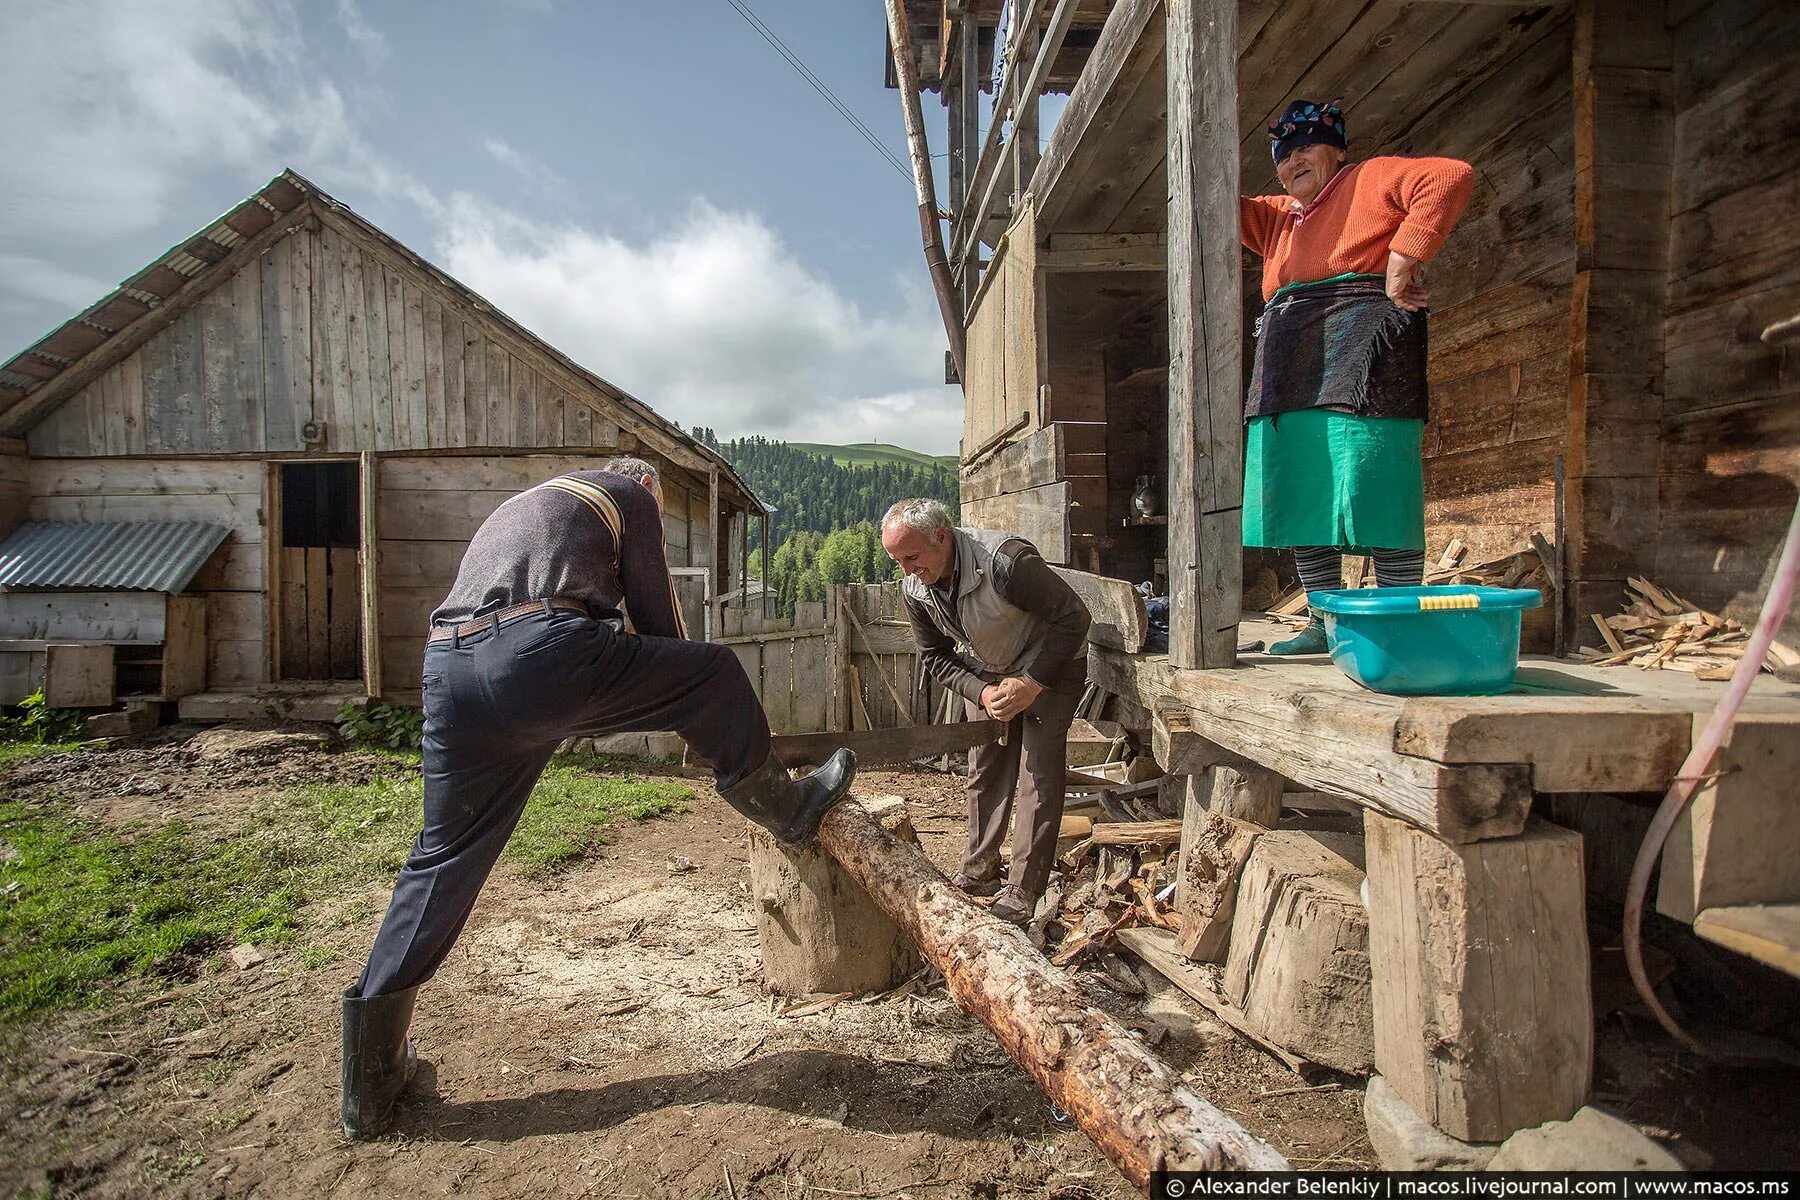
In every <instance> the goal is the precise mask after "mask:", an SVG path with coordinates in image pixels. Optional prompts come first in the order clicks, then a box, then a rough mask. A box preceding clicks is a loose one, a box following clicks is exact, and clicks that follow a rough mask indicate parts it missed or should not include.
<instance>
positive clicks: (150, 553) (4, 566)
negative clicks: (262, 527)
mask: <svg viewBox="0 0 1800 1200" xmlns="http://www.w3.org/2000/svg"><path fill="white" fill-rule="evenodd" d="M230 532H231V531H230V530H229V529H227V528H226V527H225V526H223V525H209V524H206V523H205V522H203V521H92V522H85V523H80V524H62V523H58V522H52V521H31V522H28V523H26V524H24V525H21V526H20V527H19V528H18V529H17V530H15V531H14V532H13V535H12V536H11V537H9V538H7V539H6V541H4V542H0V588H13V589H20V588H89V589H105V590H109V591H124V590H131V591H146V592H179V591H181V590H182V589H183V588H185V587H187V585H188V583H189V582H191V581H192V580H193V578H194V576H195V574H197V573H198V572H199V570H200V568H201V567H202V566H203V565H204V564H205V563H206V560H207V559H208V558H210V557H212V552H213V551H214V550H217V549H218V548H219V544H220V543H221V542H223V541H224V540H225V537H226V535H227V534H229V533H230Z"/></svg>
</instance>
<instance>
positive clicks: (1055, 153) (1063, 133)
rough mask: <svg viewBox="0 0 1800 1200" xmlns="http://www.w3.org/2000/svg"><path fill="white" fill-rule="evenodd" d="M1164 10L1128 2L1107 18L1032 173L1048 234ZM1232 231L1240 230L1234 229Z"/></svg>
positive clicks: (1147, 1) (1155, 2)
mask: <svg viewBox="0 0 1800 1200" xmlns="http://www.w3.org/2000/svg"><path fill="white" fill-rule="evenodd" d="M1161 7H1162V0H1123V2H1122V3H1120V4H1119V5H1118V6H1117V7H1115V8H1114V9H1113V10H1112V12H1111V13H1110V14H1108V16H1107V18H1106V25H1105V26H1104V27H1103V28H1102V29H1101V30H1100V39H1099V41H1097V42H1095V43H1094V48H1093V50H1092V51H1090V52H1089V54H1088V60H1087V65H1086V66H1084V67H1083V68H1082V69H1081V78H1080V79H1079V80H1077V81H1076V83H1075V88H1074V90H1073V91H1071V92H1070V93H1069V103H1068V105H1067V106H1066V107H1065V108H1064V109H1063V112H1062V116H1061V117H1059V118H1058V119H1057V122H1056V130H1055V132H1053V133H1052V134H1051V135H1050V145H1049V146H1048V147H1047V148H1046V149H1045V151H1044V157H1043V159H1042V160H1041V161H1040V162H1039V163H1038V167H1037V170H1036V171H1035V172H1033V173H1032V176H1031V185H1030V187H1028V188H1027V189H1026V190H1027V191H1029V192H1030V193H1031V194H1032V195H1033V196H1035V197H1037V198H1038V200H1039V201H1040V203H1042V204H1043V205H1044V207H1042V208H1041V209H1040V215H1041V216H1042V217H1043V220H1044V227H1045V228H1052V227H1054V226H1055V224H1056V216H1057V213H1056V211H1055V209H1054V207H1053V205H1052V197H1055V196H1057V195H1058V194H1059V188H1058V185H1059V184H1060V183H1061V182H1062V180H1063V178H1064V176H1065V175H1067V174H1068V172H1069V167H1070V164H1071V163H1072V162H1073V160H1074V158H1075V156H1076V153H1077V152H1078V151H1079V150H1080V149H1081V148H1082V144H1083V143H1084V142H1085V141H1086V139H1087V137H1088V135H1089V133H1090V131H1091V132H1094V133H1099V132H1102V131H1101V130H1100V129H1099V126H1100V125H1101V124H1102V123H1103V114H1102V110H1103V109H1104V108H1105V105H1106V101H1107V99H1108V98H1109V97H1111V96H1112V95H1113V93H1114V90H1115V89H1116V87H1117V85H1118V84H1119V82H1120V80H1121V76H1122V74H1123V73H1124V69H1125V65H1126V63H1127V62H1129V61H1130V60H1131V58H1132V53H1131V52H1132V50H1133V49H1135V48H1136V46H1137V44H1138V42H1139V40H1140V39H1142V37H1143V36H1144V30H1145V28H1146V27H1147V26H1148V25H1149V24H1150V21H1151V19H1152V18H1153V17H1154V16H1156V14H1157V12H1158V10H1159V9H1160V8H1161ZM1232 228H1233V229H1236V228H1237V226H1236V225H1235V224H1234V225H1233V226H1232Z"/></svg>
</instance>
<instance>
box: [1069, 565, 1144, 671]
mask: <svg viewBox="0 0 1800 1200" xmlns="http://www.w3.org/2000/svg"><path fill="white" fill-rule="evenodd" d="M1051 569H1052V570H1054V571H1055V572H1056V573H1057V574H1058V575H1060V576H1062V578H1063V582H1065V583H1067V584H1068V585H1069V586H1070V587H1071V588H1073V589H1074V591H1075V594H1076V595H1077V596H1080V597H1081V602H1082V603H1083V604H1085V605H1086V606H1087V610H1088V616H1089V617H1090V618H1092V620H1093V624H1092V625H1090V626H1089V627H1088V641H1090V642H1093V643H1094V644H1095V645H1098V646H1111V647H1113V648H1114V649H1117V650H1123V651H1125V653H1127V654H1136V653H1137V652H1138V651H1139V650H1142V649H1143V648H1144V635H1145V634H1146V633H1148V632H1149V629H1150V619H1149V618H1148V617H1147V616H1145V615H1144V598H1143V597H1142V596H1140V595H1138V591H1137V589H1136V588H1134V587H1132V586H1131V585H1130V584H1129V583H1126V582H1125V581H1124V580H1123V579H1108V578H1106V577H1105V576H1102V575H1090V574H1088V573H1087V572H1086V571H1076V570H1073V569H1071V568H1068V567H1053V568H1051Z"/></svg>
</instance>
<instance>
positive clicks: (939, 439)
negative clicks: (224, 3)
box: [435, 195, 961, 452]
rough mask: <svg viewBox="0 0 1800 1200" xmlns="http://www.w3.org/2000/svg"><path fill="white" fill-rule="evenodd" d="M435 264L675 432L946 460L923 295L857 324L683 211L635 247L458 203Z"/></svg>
mask: <svg viewBox="0 0 1800 1200" xmlns="http://www.w3.org/2000/svg"><path fill="white" fill-rule="evenodd" d="M443 221H444V223H443V226H442V234H441V236H440V239H439V243H438V245H437V247H436V249H435V253H436V256H437V258H438V260H439V262H440V264H441V265H442V266H443V267H444V268H445V269H446V270H448V271H449V272H450V273H451V274H453V275H455V276H456V277H457V278H459V279H461V280H463V281H464V282H465V283H467V284H469V285H470V286H471V287H473V288H474V289H475V290H476V291H478V292H480V293H482V294H483V295H484V296H486V297H487V298H488V299H490V300H492V301H493V302H494V303H495V304H497V305H498V306H499V307H500V308H502V309H503V310H505V311H506V312H507V313H508V314H509V315H511V316H512V317H514V318H515V319H517V320H518V321H520V322H522V323H523V324H524V325H526V326H527V327H528V328H530V329H531V330H532V331H534V332H535V333H537V334H539V335H540V336H542V337H543V338H545V339H546V340H547V341H549V342H551V343H552V344H553V345H555V346H557V347H558V348H559V349H561V350H563V351H564V352H565V353H567V354H569V355H570V356H571V357H573V358H575V359H576V360H577V361H579V362H581V363H582V364H583V365H585V366H587V367H589V368H590V369H592V370H593V371H595V372H596V373H597V374H600V375H602V376H604V377H606V378H607V379H609V380H611V381H612V382H614V383H616V384H618V385H619V386H620V387H623V388H625V389H626V390H627V391H630V392H632V393H633V394H634V395H637V396H639V397H640V398H642V399H643V400H645V401H646V402H648V403H650V404H651V405H653V406H654V407H655V408H657V409H658V410H659V411H660V412H662V413H664V414H665V415H666V416H668V417H670V418H671V419H673V420H676V421H678V422H680V423H681V424H682V425H684V426H685V425H710V426H712V427H713V428H715V429H717V430H718V431H719V433H720V435H721V436H732V435H734V434H744V433H760V434H764V435H766V436H770V437H784V438H789V439H793V440H797V441H822V442H850V441H866V440H870V439H871V438H880V439H881V440H882V441H886V442H894V443H897V444H900V445H903V446H909V447H914V448H917V449H922V450H930V451H936V452H948V451H949V450H952V449H953V448H954V446H955V442H956V438H957V434H958V431H959V429H960V425H961V399H960V393H958V392H957V391H956V390H955V389H953V388H947V387H943V386H942V385H941V384H939V383H937V380H938V379H941V371H942V363H943V352H942V346H943V333H942V330H941V328H940V326H939V325H938V322H937V319H936V315H935V311H934V310H933V309H932V308H931V307H930V301H929V299H928V297H926V296H925V295H924V294H923V292H922V289H910V290H906V289H896V294H895V295H894V298H893V304H892V306H891V310H890V311H886V312H882V313H868V312H864V311H863V310H862V308H861V307H860V306H859V305H857V304H856V303H855V302H854V301H852V300H851V299H849V298H848V297H846V296H845V295H844V294H843V293H842V292H840V291H839V290H838V289H837V287H836V286H834V285H833V284H832V283H831V282H830V280H828V279H827V278H825V277H824V276H823V275H822V274H820V273H819V272H818V271H816V270H814V269H813V268H811V267H810V266H808V265H807V264H806V263H804V262H803V261H802V260H801V259H800V258H799V257H798V256H797V255H796V254H795V253H794V252H793V250H792V249H791V248H789V247H788V246H787V245H786V244H784V243H783V242H782V240H781V239H780V237H779V236H778V235H777V234H776V233H775V232H774V231H773V230H771V229H770V228H769V227H768V226H767V225H766V224H764V223H763V222H762V221H761V220H760V219H759V218H757V217H755V216H754V215H751V214H747V213H741V212H728V211H725V210H722V209H719V208H717V207H714V206H713V205H710V204H707V203H704V202H697V203H696V204H694V205H693V206H692V208H691V209H690V210H689V211H688V212H687V213H686V214H685V215H684V216H683V217H682V218H681V219H680V220H679V221H678V222H677V223H676V224H675V225H674V226H673V227H672V228H670V229H668V230H666V231H665V232H663V233H661V234H659V235H657V236H654V237H652V238H650V239H649V240H648V241H646V242H644V243H642V244H632V243H629V242H627V241H625V240H624V239H622V238H619V237H616V236H613V235H611V234H607V233H601V232H596V231H594V230H591V229H586V228H583V227H580V226H574V225H543V224H538V223H535V222H532V221H528V220H525V219H523V218H521V217H519V216H517V215H515V214H511V213H509V212H506V211H504V210H501V209H498V208H496V207H494V206H493V205H491V204H488V203H486V202H483V201H481V200H478V199H476V198H474V197H470V196H467V195H459V196H457V197H455V198H454V199H453V200H452V201H451V203H450V204H449V205H448V207H447V210H446V212H445V214H444V218H443Z"/></svg>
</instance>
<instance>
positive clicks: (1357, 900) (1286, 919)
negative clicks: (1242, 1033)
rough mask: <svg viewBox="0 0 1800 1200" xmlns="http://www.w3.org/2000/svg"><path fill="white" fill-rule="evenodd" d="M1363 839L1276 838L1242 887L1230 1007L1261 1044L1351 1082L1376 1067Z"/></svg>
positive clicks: (1256, 858)
mask: <svg viewBox="0 0 1800 1200" xmlns="http://www.w3.org/2000/svg"><path fill="white" fill-rule="evenodd" d="M1361 843H1362V839H1361V838H1359V837H1357V836H1355V835H1354V834H1342V833H1306V832H1301V831H1290V830H1279V831H1276V832H1274V833H1267V834H1264V835H1263V836H1262V837H1260V838H1258V839H1257V841H1256V846H1255V848H1254V849H1253V850H1252V851H1251V853H1250V857H1249V859H1248V860H1247V861H1246V862H1245V864H1244V873H1243V877H1242V878H1241V879H1240V880H1239V881H1238V889H1237V905H1236V912H1235V913H1234V915H1233V919H1232V929H1231V950H1230V953H1229V954H1228V955H1227V956H1226V959H1225V998H1226V999H1227V1000H1229V1001H1231V1002H1232V1003H1233V1004H1235V1005H1236V1006H1237V1007H1238V1008H1239V1010H1241V1011H1242V1012H1243V1014H1244V1019H1245V1020H1246V1021H1248V1022H1249V1023H1250V1025H1251V1027H1252V1028H1254V1029H1255V1030H1256V1031H1257V1033H1258V1035H1259V1036H1261V1037H1262V1038H1264V1039H1265V1040H1267V1041H1269V1042H1272V1043H1274V1044H1275V1045H1277V1046H1281V1047H1284V1048H1285V1049H1288V1050H1290V1051H1292V1052H1293V1053H1295V1054H1297V1055H1299V1056H1300V1057H1302V1058H1304V1059H1306V1060H1307V1061H1309V1062H1316V1063H1321V1064H1323V1065H1324V1066H1327V1067H1331V1068H1332V1069H1333V1070H1337V1071H1344V1072H1347V1073H1349V1074H1352V1075H1367V1074H1368V1073H1369V1070H1370V1068H1371V1067H1372V1066H1374V1063H1375V1017H1374V1005H1373V1001H1372V999H1371V993H1370V980H1369V917H1368V914H1367V913H1366V912H1364V911H1363V906H1362V880H1363V873H1362V868H1361V866H1360V865H1359V864H1360V860H1361V857H1362V855H1361Z"/></svg>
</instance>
